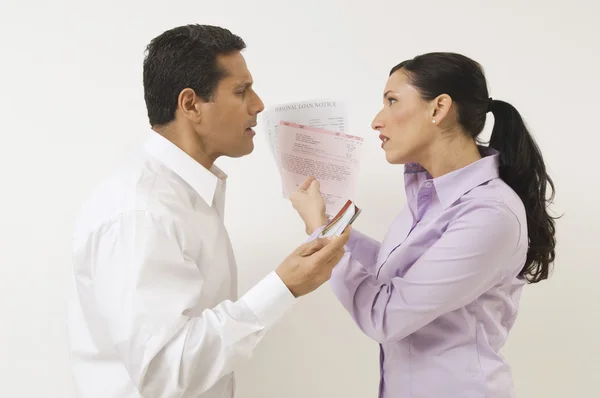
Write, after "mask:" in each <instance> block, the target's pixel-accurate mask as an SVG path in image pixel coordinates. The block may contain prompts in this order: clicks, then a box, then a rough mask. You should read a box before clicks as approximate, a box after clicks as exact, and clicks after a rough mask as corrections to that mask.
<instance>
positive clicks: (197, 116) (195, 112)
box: [177, 88, 203, 123]
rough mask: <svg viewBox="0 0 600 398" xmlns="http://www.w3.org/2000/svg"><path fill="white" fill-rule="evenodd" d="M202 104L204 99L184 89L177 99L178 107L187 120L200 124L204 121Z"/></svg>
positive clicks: (189, 89) (190, 90)
mask: <svg viewBox="0 0 600 398" xmlns="http://www.w3.org/2000/svg"><path fill="white" fill-rule="evenodd" d="M202 102H203V101H202V99H201V98H200V97H198V96H197V95H196V92H195V91H194V90H192V89H191V88H184V89H183V90H181V92H180V93H179V97H178V98H177V107H178V108H179V110H180V111H181V114H182V115H183V116H184V117H185V118H187V119H189V120H191V121H192V122H195V123H199V122H200V120H202V106H201V105H202Z"/></svg>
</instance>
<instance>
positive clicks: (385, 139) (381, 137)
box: [379, 134, 390, 148]
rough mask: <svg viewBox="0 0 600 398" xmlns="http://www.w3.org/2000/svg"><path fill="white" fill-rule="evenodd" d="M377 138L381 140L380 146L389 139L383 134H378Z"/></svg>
mask: <svg viewBox="0 0 600 398" xmlns="http://www.w3.org/2000/svg"><path fill="white" fill-rule="evenodd" d="M379 139H380V140H381V147H382V148H383V146H384V145H385V143H386V142H388V141H389V140H390V139H389V138H388V137H386V136H385V135H383V134H379Z"/></svg>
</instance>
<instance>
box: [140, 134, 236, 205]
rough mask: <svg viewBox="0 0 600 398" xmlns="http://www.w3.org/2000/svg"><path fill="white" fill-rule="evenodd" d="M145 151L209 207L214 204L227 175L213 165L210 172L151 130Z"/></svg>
mask: <svg viewBox="0 0 600 398" xmlns="http://www.w3.org/2000/svg"><path fill="white" fill-rule="evenodd" d="M144 150H145V151H146V152H147V153H149V154H150V155H152V156H154V157H155V158H157V159H158V160H159V161H161V162H162V163H163V164H164V165H165V166H166V167H168V168H169V169H171V170H172V171H173V172H174V173H176V174H177V175H179V177H181V178H182V179H183V180H184V181H185V182H187V183H188V184H189V185H190V186H191V187H192V188H193V189H194V191H196V192H197V193H198V195H200V197H202V199H203V200H204V201H205V202H206V203H207V204H208V205H211V204H212V202H213V199H214V195H215V191H216V189H217V185H218V182H219V180H223V181H224V180H225V179H227V174H225V173H224V172H223V171H221V169H219V168H218V167H217V166H215V165H213V166H212V167H211V168H210V170H208V169H206V168H205V167H204V166H202V165H201V164H200V163H198V162H197V161H196V160H194V159H193V158H192V157H191V156H190V155H188V154H187V153H185V152H184V151H183V150H182V149H181V148H179V147H178V146H177V145H175V144H174V143H173V142H171V141H170V140H168V139H167V138H165V137H163V136H162V135H160V134H158V133H157V132H155V131H154V130H151V133H150V137H149V138H148V139H147V141H146V142H145V144H144Z"/></svg>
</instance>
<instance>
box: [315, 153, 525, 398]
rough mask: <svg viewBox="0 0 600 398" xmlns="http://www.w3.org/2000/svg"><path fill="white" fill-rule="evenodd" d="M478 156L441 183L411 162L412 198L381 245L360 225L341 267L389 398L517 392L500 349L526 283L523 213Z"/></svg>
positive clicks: (347, 298) (338, 291)
mask: <svg viewBox="0 0 600 398" xmlns="http://www.w3.org/2000/svg"><path fill="white" fill-rule="evenodd" d="M480 151H481V153H482V155H483V158H482V159H481V160H479V161H477V162H475V163H472V164H470V165H469V166H467V167H464V168H462V169H460V170H456V171H454V172H452V173H449V174H446V175H444V176H442V177H439V178H431V176H430V175H429V174H428V173H427V172H426V171H425V170H424V169H423V168H422V167H420V166H419V165H416V164H410V165H406V166H405V187H406V195H407V205H406V207H405V208H404V209H403V210H402V211H401V212H400V214H399V215H398V216H397V218H396V219H395V220H394V222H393V223H392V224H391V226H390V228H389V231H388V233H387V235H386V236H385V239H384V240H383V242H381V243H380V242H377V241H375V240H373V239H371V238H369V237H367V236H365V235H363V234H361V233H360V232H358V231H356V230H353V231H352V233H351V238H350V241H349V242H348V245H347V247H346V251H347V253H346V254H345V256H344V257H343V258H342V260H341V262H340V263H339V264H338V265H337V266H336V268H335V269H334V271H333V275H332V277H331V286H332V289H333V291H334V293H335V295H336V296H337V298H338V299H339V301H340V302H341V303H342V305H343V306H344V307H345V308H346V309H347V311H348V312H349V313H350V314H351V316H352V318H353V319H354V321H355V322H356V324H357V325H358V327H359V328H360V329H361V330H362V331H363V332H364V333H365V334H367V335H368V336H369V337H370V338H372V339H373V340H375V341H377V342H378V343H379V344H380V348H381V350H380V353H381V354H380V372H381V382H380V386H379V396H380V397H382V398H400V397H402V398H409V397H415V398H416V397H419V398H441V397H444V398H475V397H477V398H479V397H481V398H483V397H487V398H492V397H498V398H500V397H502V398H510V397H514V396H515V392H514V387H513V383H512V377H511V372H510V368H509V365H508V364H507V363H506V362H505V361H504V359H503V358H502V356H501V355H500V353H499V351H500V349H501V348H502V346H503V345H504V343H505V341H506V338H507V335H508V333H509V331H510V329H511V327H512V326H513V324H514V322H515V318H516V315H517V311H518V302H519V297H520V293H521V290H522V288H523V285H524V281H523V280H522V279H521V278H519V277H518V274H519V271H520V270H521V268H522V267H523V265H524V263H525V258H526V254H527V247H528V237H527V220H526V216H525V209H524V207H523V204H522V202H521V200H520V199H519V197H518V196H517V195H516V194H515V193H514V191H513V190H512V189H511V188H510V187H509V186H508V185H506V184H505V183H504V182H503V181H502V180H501V179H500V178H499V175H498V164H499V159H498V153H497V152H495V151H494V150H492V149H489V148H485V147H480ZM318 231H319V230H317V231H316V232H315V235H316V234H317V233H318Z"/></svg>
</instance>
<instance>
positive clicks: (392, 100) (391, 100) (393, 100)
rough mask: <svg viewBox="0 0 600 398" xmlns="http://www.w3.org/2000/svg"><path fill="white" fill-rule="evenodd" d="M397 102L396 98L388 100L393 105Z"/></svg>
mask: <svg viewBox="0 0 600 398" xmlns="http://www.w3.org/2000/svg"><path fill="white" fill-rule="evenodd" d="M394 102H396V100H395V99H394V98H388V103H389V104H390V105H392V104H393V103H394Z"/></svg>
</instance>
